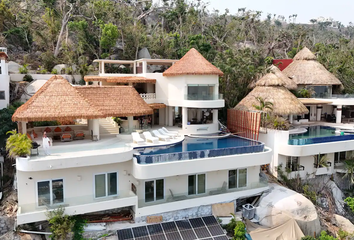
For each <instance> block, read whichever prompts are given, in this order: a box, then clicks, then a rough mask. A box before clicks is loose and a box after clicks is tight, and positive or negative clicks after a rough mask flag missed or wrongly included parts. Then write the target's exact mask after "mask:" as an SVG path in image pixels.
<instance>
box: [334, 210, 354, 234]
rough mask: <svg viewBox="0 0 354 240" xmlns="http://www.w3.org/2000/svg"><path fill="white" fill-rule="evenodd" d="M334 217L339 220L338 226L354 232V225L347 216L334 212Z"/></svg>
mask: <svg viewBox="0 0 354 240" xmlns="http://www.w3.org/2000/svg"><path fill="white" fill-rule="evenodd" d="M334 218H335V220H336V222H337V226H338V227H339V228H340V229H342V230H344V231H346V232H348V233H350V234H352V233H354V225H353V224H352V223H351V222H350V221H349V220H348V219H346V218H345V217H342V216H340V215H337V214H334Z"/></svg>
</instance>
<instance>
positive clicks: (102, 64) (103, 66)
mask: <svg viewBox="0 0 354 240" xmlns="http://www.w3.org/2000/svg"><path fill="white" fill-rule="evenodd" d="M102 74H104V62H102Z"/></svg>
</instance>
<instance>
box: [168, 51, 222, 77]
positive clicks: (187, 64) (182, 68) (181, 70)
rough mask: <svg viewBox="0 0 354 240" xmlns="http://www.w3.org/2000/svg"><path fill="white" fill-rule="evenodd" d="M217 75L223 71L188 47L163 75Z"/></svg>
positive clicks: (220, 74)
mask: <svg viewBox="0 0 354 240" xmlns="http://www.w3.org/2000/svg"><path fill="white" fill-rule="evenodd" d="M180 75H219V76H222V75H223V72H222V71H220V69H218V68H217V67H215V66H214V65H213V64H211V63H210V62H209V61H208V60H206V59H205V58H204V57H203V55H202V54H200V53H199V52H198V51H197V50H196V49H194V48H192V49H190V50H189V51H188V52H187V53H186V54H185V55H184V56H183V57H182V58H181V59H180V60H179V61H177V62H176V63H175V64H173V65H172V66H171V67H170V68H168V69H167V70H166V71H165V72H164V73H163V76H180Z"/></svg>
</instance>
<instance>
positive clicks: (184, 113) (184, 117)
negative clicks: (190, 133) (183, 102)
mask: <svg viewBox="0 0 354 240" xmlns="http://www.w3.org/2000/svg"><path fill="white" fill-rule="evenodd" d="M187 122H188V111H187V108H186V107H182V129H186V128H187Z"/></svg>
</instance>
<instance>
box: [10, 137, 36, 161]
mask: <svg viewBox="0 0 354 240" xmlns="http://www.w3.org/2000/svg"><path fill="white" fill-rule="evenodd" d="M6 134H11V136H10V137H9V138H8V139H7V141H6V150H7V151H8V152H9V153H8V155H9V157H10V158H12V159H16V158H17V157H21V158H28V156H29V155H30V154H31V148H32V141H31V139H29V138H28V137H27V134H22V133H17V131H16V130H12V131H8V132H7V133H6Z"/></svg>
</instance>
